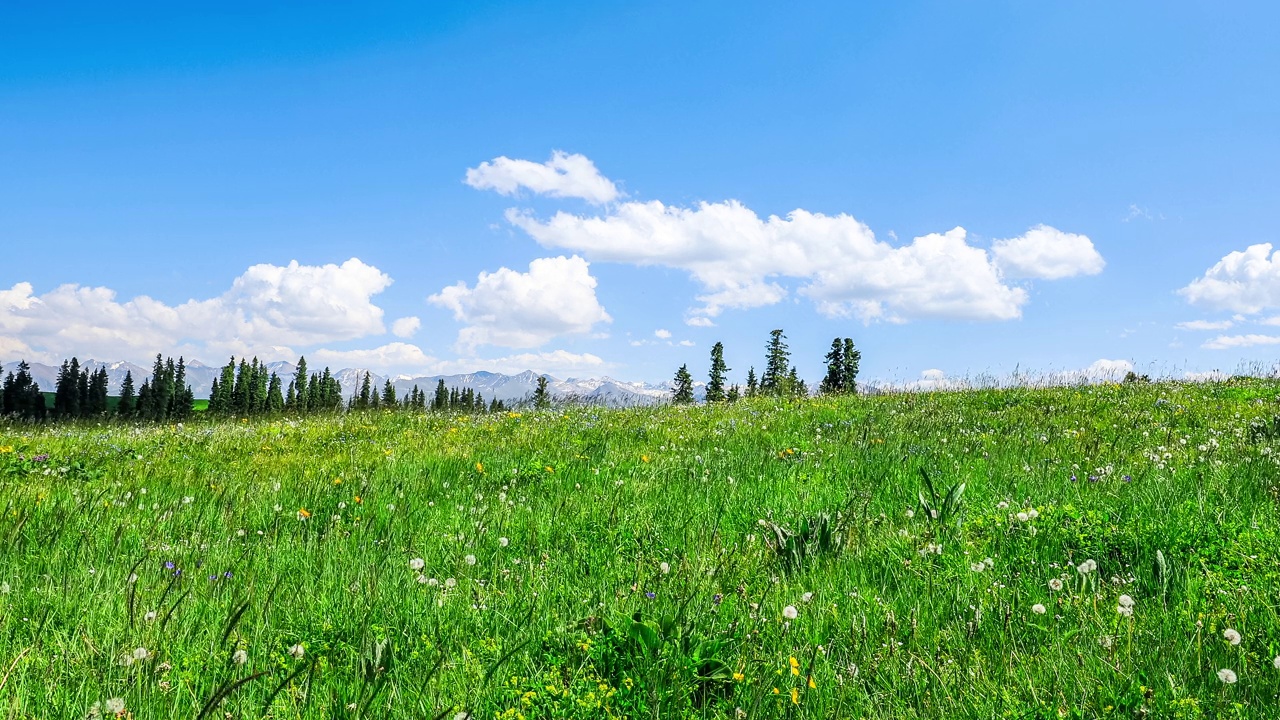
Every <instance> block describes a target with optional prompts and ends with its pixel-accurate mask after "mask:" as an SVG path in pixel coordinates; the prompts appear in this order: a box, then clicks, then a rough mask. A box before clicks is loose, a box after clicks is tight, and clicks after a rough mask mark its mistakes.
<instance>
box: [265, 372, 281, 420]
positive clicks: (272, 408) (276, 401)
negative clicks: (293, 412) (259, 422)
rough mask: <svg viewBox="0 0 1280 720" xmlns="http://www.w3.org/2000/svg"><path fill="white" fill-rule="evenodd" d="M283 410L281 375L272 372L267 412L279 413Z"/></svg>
mask: <svg viewBox="0 0 1280 720" xmlns="http://www.w3.org/2000/svg"><path fill="white" fill-rule="evenodd" d="M283 411H284V394H283V393H281V392H280V376H279V375H277V374H275V373H271V380H270V382H269V383H268V385H267V412H269V413H271V414H272V415H278V414H279V413H281V412H283Z"/></svg>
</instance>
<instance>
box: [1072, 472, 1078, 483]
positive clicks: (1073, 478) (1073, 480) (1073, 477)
mask: <svg viewBox="0 0 1280 720" xmlns="http://www.w3.org/2000/svg"><path fill="white" fill-rule="evenodd" d="M1071 482H1077V481H1076V474H1075V473H1071Z"/></svg>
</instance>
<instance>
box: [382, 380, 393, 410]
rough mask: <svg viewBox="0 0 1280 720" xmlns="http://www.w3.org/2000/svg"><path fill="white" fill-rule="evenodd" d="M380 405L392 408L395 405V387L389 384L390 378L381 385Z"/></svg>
mask: <svg viewBox="0 0 1280 720" xmlns="http://www.w3.org/2000/svg"><path fill="white" fill-rule="evenodd" d="M382 404H383V405H386V406H387V407H392V406H394V405H395V404H396V386H395V385H392V384H391V378H387V381H386V382H385V383H383V385H382Z"/></svg>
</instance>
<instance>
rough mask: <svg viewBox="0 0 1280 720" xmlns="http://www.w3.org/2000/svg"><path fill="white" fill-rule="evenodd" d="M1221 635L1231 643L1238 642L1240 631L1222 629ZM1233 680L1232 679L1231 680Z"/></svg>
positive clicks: (1235, 643) (1237, 643) (1236, 643)
mask: <svg viewBox="0 0 1280 720" xmlns="http://www.w3.org/2000/svg"><path fill="white" fill-rule="evenodd" d="M1222 637H1223V638H1224V639H1226V641H1227V642H1229V643H1231V644H1232V645H1239V644H1240V633H1239V632H1237V631H1236V630H1235V629H1233V628H1227V629H1226V630H1223V631H1222ZM1233 682H1234V681H1233Z"/></svg>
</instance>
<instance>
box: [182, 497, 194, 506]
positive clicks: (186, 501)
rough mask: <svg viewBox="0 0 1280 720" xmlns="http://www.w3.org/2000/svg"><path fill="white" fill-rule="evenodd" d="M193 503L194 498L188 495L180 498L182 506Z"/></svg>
mask: <svg viewBox="0 0 1280 720" xmlns="http://www.w3.org/2000/svg"><path fill="white" fill-rule="evenodd" d="M193 502H195V498H193V497H191V496H190V495H186V496H184V497H183V498H182V504H183V505H190V504H191V503H193Z"/></svg>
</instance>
